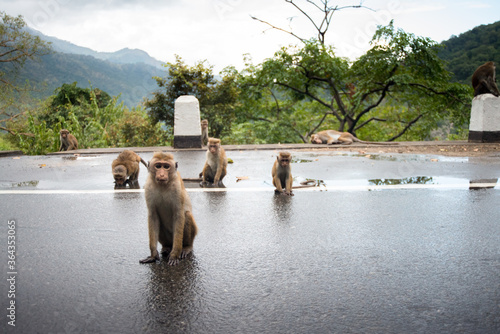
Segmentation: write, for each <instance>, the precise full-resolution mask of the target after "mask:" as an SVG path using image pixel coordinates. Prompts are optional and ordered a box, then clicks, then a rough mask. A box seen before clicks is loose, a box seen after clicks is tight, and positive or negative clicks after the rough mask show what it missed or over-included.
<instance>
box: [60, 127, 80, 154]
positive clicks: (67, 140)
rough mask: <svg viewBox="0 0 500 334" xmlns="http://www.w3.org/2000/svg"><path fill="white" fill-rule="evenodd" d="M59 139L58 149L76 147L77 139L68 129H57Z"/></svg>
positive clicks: (74, 148) (73, 148) (65, 149)
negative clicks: (59, 145)
mask: <svg viewBox="0 0 500 334" xmlns="http://www.w3.org/2000/svg"><path fill="white" fill-rule="evenodd" d="M59 139H60V140H61V147H59V151H70V150H77V149H78V140H76V138H75V136H73V135H72V134H71V133H69V131H68V130H66V129H61V131H59Z"/></svg>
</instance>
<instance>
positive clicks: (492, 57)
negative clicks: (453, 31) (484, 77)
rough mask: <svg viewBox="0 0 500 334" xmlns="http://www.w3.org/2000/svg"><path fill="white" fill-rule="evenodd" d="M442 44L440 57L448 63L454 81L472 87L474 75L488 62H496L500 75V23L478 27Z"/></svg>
mask: <svg viewBox="0 0 500 334" xmlns="http://www.w3.org/2000/svg"><path fill="white" fill-rule="evenodd" d="M441 44H443V45H444V48H443V49H442V50H441V51H440V52H439V56H440V57H441V58H442V59H444V60H446V61H447V62H448V70H449V71H450V72H452V73H454V74H455V76H454V80H456V81H458V82H461V83H464V84H468V85H470V84H471V77H472V73H474V71H475V70H476V68H477V67H478V66H479V65H482V64H484V63H485V62H487V61H494V62H495V64H496V66H497V74H500V73H499V71H500V21H498V22H495V23H492V24H488V25H481V26H477V27H475V28H474V29H472V30H469V31H467V32H464V33H463V34H460V35H459V36H453V37H451V38H450V39H449V40H447V41H444V42H442V43H441Z"/></svg>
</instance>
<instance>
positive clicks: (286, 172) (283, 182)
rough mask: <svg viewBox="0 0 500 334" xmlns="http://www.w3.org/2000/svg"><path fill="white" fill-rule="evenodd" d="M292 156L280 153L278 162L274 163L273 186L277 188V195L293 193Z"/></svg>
mask: <svg viewBox="0 0 500 334" xmlns="http://www.w3.org/2000/svg"><path fill="white" fill-rule="evenodd" d="M291 162H292V155H291V154H290V153H288V152H280V153H279V155H278V157H277V158H276V161H274V165H273V169H272V171H271V175H272V176H273V185H274V186H275V187H276V189H275V193H277V194H283V195H290V196H293V193H292V184H293V177H292V167H291V166H290V163H291Z"/></svg>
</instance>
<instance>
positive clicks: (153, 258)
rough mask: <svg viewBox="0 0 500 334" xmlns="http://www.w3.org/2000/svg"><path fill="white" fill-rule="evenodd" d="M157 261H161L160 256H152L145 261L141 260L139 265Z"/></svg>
mask: <svg viewBox="0 0 500 334" xmlns="http://www.w3.org/2000/svg"><path fill="white" fill-rule="evenodd" d="M157 260H160V257H159V256H158V255H156V256H153V255H151V256H148V257H147V258H145V259H142V260H140V261H139V263H153V262H156V261H157Z"/></svg>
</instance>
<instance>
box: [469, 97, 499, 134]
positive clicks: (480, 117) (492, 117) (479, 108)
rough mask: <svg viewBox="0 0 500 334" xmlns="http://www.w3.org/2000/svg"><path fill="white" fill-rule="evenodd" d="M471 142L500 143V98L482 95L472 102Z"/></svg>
mask: <svg viewBox="0 0 500 334" xmlns="http://www.w3.org/2000/svg"><path fill="white" fill-rule="evenodd" d="M469 142H474V143H499V142H500V97H496V96H494V95H493V94H481V95H478V96H476V97H475V98H474V99H473V100H472V109H471V114H470V124H469Z"/></svg>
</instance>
